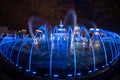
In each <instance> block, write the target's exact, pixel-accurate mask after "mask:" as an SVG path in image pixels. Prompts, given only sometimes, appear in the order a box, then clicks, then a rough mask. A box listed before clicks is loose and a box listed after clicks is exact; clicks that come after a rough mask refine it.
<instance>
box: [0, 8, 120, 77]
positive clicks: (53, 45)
mask: <svg viewBox="0 0 120 80" xmlns="http://www.w3.org/2000/svg"><path fill="white" fill-rule="evenodd" d="M69 18H70V21H69ZM34 20H39V18H37V17H32V18H31V19H30V20H29V21H28V26H29V32H30V35H31V37H27V38H25V37H24V38H20V37H16V36H14V37H10V36H7V37H5V38H4V39H3V40H2V41H1V43H0V52H1V54H2V55H3V56H4V58H5V59H6V60H7V61H8V62H9V63H10V64H12V65H13V66H14V65H15V66H16V68H18V69H20V70H22V71H25V72H26V73H31V74H33V75H35V76H38V77H43V78H48V77H50V78H59V79H63V78H65V79H66V78H73V77H74V78H75V77H78V78H81V77H84V76H86V75H89V74H94V73H95V74H96V73H98V72H100V71H102V70H104V69H105V68H107V67H109V66H110V65H112V64H113V63H114V62H115V60H116V59H117V58H118V57H119V55H120V36H119V35H118V34H116V33H115V32H110V31H107V30H104V29H100V28H98V27H97V26H96V25H95V24H94V23H93V22H91V21H90V23H91V24H92V25H93V27H91V28H90V29H87V26H85V25H84V24H82V25H79V24H76V22H77V17H76V14H75V11H74V10H70V11H69V12H68V14H67V16H66V17H65V20H64V24H63V23H62V20H60V24H59V25H58V26H57V25H56V26H54V28H53V30H52V29H51V30H50V29H48V25H47V24H46V23H44V24H39V25H38V26H37V25H35V24H34V25H33V24H32V23H33V22H34ZM34 26H37V27H36V28H34ZM15 35H16V34H15Z"/></svg>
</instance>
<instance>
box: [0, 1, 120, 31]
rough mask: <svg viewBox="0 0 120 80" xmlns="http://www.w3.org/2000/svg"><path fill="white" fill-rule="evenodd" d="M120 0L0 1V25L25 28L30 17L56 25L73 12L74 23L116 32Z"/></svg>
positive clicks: (117, 29)
mask: <svg viewBox="0 0 120 80" xmlns="http://www.w3.org/2000/svg"><path fill="white" fill-rule="evenodd" d="M119 3H120V0H1V1H0V25H1V26H4V25H5V26H8V27H9V29H17V30H18V29H24V28H26V29H27V28H28V27H27V23H28V20H29V18H30V17H31V16H38V17H41V18H43V19H46V20H47V21H48V22H49V23H50V24H51V25H54V24H58V23H59V20H60V19H64V17H65V15H66V14H67V12H68V11H69V10H70V9H71V8H73V9H75V11H76V14H77V17H78V18H77V21H78V22H84V21H94V22H95V23H96V24H97V25H98V27H101V28H104V29H108V30H110V31H115V32H117V33H119V32H120V29H119V28H120V20H119V19H120V16H119V15H120V6H119V5H120V4H119Z"/></svg>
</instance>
